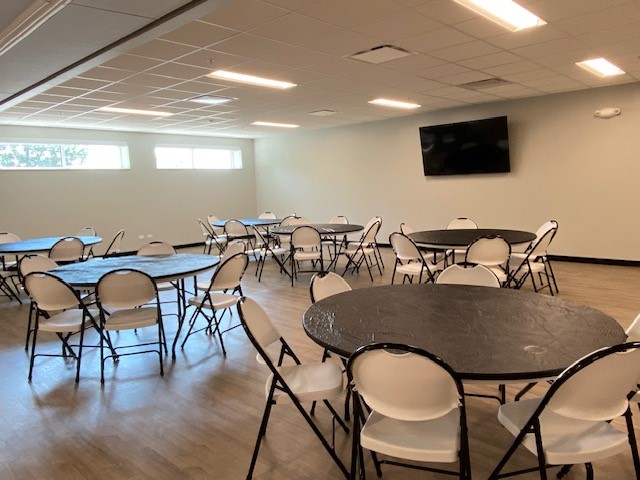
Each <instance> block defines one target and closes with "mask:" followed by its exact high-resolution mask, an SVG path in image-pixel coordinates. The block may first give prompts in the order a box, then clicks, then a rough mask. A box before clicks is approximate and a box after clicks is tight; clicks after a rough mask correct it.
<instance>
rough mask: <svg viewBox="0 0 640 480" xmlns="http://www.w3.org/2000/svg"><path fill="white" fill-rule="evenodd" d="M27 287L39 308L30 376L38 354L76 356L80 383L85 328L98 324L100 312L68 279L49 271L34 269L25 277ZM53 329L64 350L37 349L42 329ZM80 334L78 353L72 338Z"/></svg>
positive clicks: (50, 330) (35, 306)
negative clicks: (59, 352)
mask: <svg viewBox="0 0 640 480" xmlns="http://www.w3.org/2000/svg"><path fill="white" fill-rule="evenodd" d="M24 289H25V291H26V292H27V294H28V295H29V297H30V298H31V301H32V302H33V304H34V309H35V318H34V324H33V336H32V343H31V358H30V361H29V376H28V380H29V381H31V379H32V376H33V367H34V363H35V358H36V357H63V358H69V357H72V358H74V359H75V360H76V383H78V382H79V381H80V365H81V361H82V350H83V347H84V333H85V329H86V328H88V327H90V326H92V325H95V317H97V315H98V312H97V311H95V310H89V309H88V308H87V306H86V305H85V304H84V303H83V302H82V299H81V298H80V295H79V294H78V293H77V292H76V291H75V290H74V289H73V288H72V287H71V286H70V285H68V284H67V283H65V282H63V281H62V280H60V279H59V278H58V277H55V276H53V275H51V274H49V273H46V272H31V273H28V274H27V275H26V276H25V277H24ZM40 331H43V332H51V333H55V334H56V336H57V337H58V338H59V339H60V341H61V342H62V353H61V354H45V353H36V345H37V339H38V333H39V332H40ZM77 333H79V334H80V339H79V344H78V353H77V354H76V352H74V351H73V349H72V348H71V345H70V344H69V339H70V337H71V336H72V335H74V334H77Z"/></svg>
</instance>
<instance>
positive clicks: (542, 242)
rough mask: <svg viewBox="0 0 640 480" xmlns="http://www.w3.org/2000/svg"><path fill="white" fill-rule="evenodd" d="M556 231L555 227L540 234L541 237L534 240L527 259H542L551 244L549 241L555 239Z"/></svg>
mask: <svg viewBox="0 0 640 480" xmlns="http://www.w3.org/2000/svg"><path fill="white" fill-rule="evenodd" d="M556 232H557V229H556V228H555V227H552V228H550V229H549V230H547V231H546V232H544V233H543V234H542V236H540V237H538V238H537V239H536V240H534V242H533V244H532V245H531V249H530V250H529V252H528V253H529V258H536V257H542V256H544V255H546V254H547V249H548V248H549V245H550V244H551V240H553V237H555V235H556Z"/></svg>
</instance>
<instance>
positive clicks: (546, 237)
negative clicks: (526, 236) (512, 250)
mask: <svg viewBox="0 0 640 480" xmlns="http://www.w3.org/2000/svg"><path fill="white" fill-rule="evenodd" d="M548 223H549V225H550V228H548V229H547V230H546V231H545V232H544V233H542V234H541V235H540V236H539V237H537V238H536V240H534V241H533V243H532V244H531V245H530V247H529V248H528V249H527V252H526V253H516V254H512V258H513V259H514V260H515V262H514V263H515V265H513V266H512V267H513V269H512V271H511V273H510V275H509V277H510V278H509V284H510V286H512V287H513V288H516V289H519V288H520V287H522V285H523V284H524V282H525V280H526V279H527V277H531V283H532V285H533V289H534V290H535V291H536V292H539V291H540V290H542V289H544V288H548V289H549V293H550V294H551V295H554V286H555V292H556V293H557V292H558V284H557V282H556V277H555V275H554V273H553V270H552V268H551V262H549V259H548V258H547V249H548V248H549V245H550V244H551V241H552V240H553V239H554V237H555V236H556V233H557V231H558V228H557V226H555V227H554V226H553V224H552V223H550V222H548ZM545 225H546V224H545ZM556 225H557V224H556ZM543 227H544V226H543ZM536 275H537V276H538V280H539V283H540V284H539V285H538V284H537V283H536V279H535V277H536ZM543 276H544V277H545V278H546V284H545V282H544V281H543ZM552 282H553V286H552Z"/></svg>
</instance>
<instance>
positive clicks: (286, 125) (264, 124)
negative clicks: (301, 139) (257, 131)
mask: <svg viewBox="0 0 640 480" xmlns="http://www.w3.org/2000/svg"><path fill="white" fill-rule="evenodd" d="M251 125H258V126H261V127H279V128H298V127H299V126H300V125H294V124H293V123H275V122H253V123H251Z"/></svg>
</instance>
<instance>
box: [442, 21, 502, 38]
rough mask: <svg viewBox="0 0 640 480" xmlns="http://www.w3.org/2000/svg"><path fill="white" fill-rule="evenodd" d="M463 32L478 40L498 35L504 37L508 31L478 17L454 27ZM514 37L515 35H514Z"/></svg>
mask: <svg viewBox="0 0 640 480" xmlns="http://www.w3.org/2000/svg"><path fill="white" fill-rule="evenodd" d="M453 26H454V27H455V28H457V29H458V30H460V31H461V32H464V33H467V34H469V35H472V36H474V37H476V38H490V37H495V36H496V35H502V34H503V33H504V32H505V31H506V29H505V28H504V27H501V26H500V25H498V24H497V23H494V22H492V21H491V20H487V19H486V18H484V17H476V18H472V19H471V20H466V21H464V22H460V23H456V24H455V25H453ZM512 35H513V34H512Z"/></svg>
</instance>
